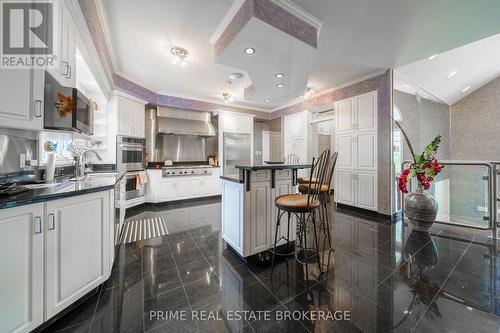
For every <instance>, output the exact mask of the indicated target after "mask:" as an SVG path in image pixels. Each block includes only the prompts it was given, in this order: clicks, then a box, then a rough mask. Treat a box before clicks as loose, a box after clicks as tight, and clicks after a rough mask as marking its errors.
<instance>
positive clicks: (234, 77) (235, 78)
mask: <svg viewBox="0 0 500 333" xmlns="http://www.w3.org/2000/svg"><path fill="white" fill-rule="evenodd" d="M229 77H230V78H231V79H233V80H239V79H241V78H243V74H242V73H239V72H235V73H231V74H229Z"/></svg>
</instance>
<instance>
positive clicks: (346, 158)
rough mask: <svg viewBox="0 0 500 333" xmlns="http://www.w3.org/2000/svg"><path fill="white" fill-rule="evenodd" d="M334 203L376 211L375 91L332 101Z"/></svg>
mask: <svg viewBox="0 0 500 333" xmlns="http://www.w3.org/2000/svg"><path fill="white" fill-rule="evenodd" d="M336 112H337V117H336V118H335V119H336V131H335V135H336V137H335V147H336V151H338V153H339V156H338V160H337V168H336V172H335V179H334V184H335V201H336V202H339V203H342V204H347V205H351V206H356V207H360V208H364V209H370V210H377V159H378V153H377V92H376V91H371V92H368V93H365V94H362V95H358V96H354V97H351V98H348V99H346V100H342V101H338V102H336Z"/></svg>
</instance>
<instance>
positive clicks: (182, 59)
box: [170, 46, 189, 66]
mask: <svg viewBox="0 0 500 333" xmlns="http://www.w3.org/2000/svg"><path fill="white" fill-rule="evenodd" d="M170 53H172V55H173V56H174V57H173V58H172V63H173V64H180V65H181V66H186V65H187V62H186V58H187V56H188V54H189V52H188V50H186V49H185V48H182V47H178V46H176V47H173V48H171V49H170Z"/></svg>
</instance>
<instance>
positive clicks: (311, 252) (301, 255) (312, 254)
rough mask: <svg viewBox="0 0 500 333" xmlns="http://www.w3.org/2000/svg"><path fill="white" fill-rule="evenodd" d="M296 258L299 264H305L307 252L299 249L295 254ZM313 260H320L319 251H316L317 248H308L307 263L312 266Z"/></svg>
mask: <svg viewBox="0 0 500 333" xmlns="http://www.w3.org/2000/svg"><path fill="white" fill-rule="evenodd" d="M295 258H296V259H297V261H298V262H299V263H301V264H302V265H304V264H305V261H306V260H305V251H304V249H303V248H302V249H299V250H298V251H297V252H296V253H295ZM312 260H319V254H318V251H317V250H316V249H315V248H312V247H308V248H307V263H308V264H310V263H312V262H313V261H312Z"/></svg>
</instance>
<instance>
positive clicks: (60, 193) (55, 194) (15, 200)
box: [0, 172, 125, 209]
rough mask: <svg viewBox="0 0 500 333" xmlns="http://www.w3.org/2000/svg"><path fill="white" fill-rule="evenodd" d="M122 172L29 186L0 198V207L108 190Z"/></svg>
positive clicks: (120, 176) (95, 174)
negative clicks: (20, 191)
mask: <svg viewBox="0 0 500 333" xmlns="http://www.w3.org/2000/svg"><path fill="white" fill-rule="evenodd" d="M124 174H125V173H124V172H112V173H101V174H100V173H99V172H96V173H93V174H91V176H88V177H87V178H86V179H84V180H82V181H77V182H73V181H70V180H69V179H68V178H66V179H61V180H56V181H54V182H53V183H50V184H40V185H33V186H29V187H30V190H29V191H27V192H23V193H19V194H16V195H12V196H8V197H2V198H0V209H5V208H12V207H17V206H22V205H28V204H31V203H35V202H43V201H49V200H55V199H60V198H65V197H70V196H74V195H81V194H87V193H92V192H98V191H105V190H109V189H112V188H113V187H114V186H115V184H116V183H117V182H119V181H120V179H121V178H122V177H123V175H124Z"/></svg>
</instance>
